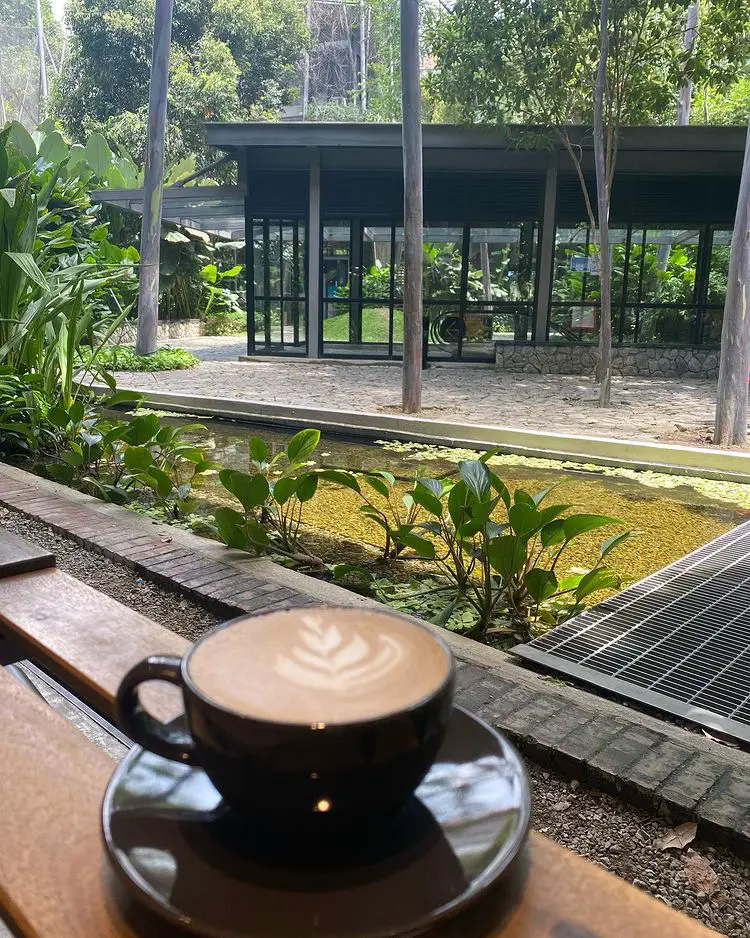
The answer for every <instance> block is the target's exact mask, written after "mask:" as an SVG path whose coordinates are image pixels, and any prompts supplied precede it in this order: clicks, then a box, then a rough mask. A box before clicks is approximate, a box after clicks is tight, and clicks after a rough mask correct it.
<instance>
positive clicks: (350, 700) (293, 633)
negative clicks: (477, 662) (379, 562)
mask: <svg viewBox="0 0 750 938" xmlns="http://www.w3.org/2000/svg"><path fill="white" fill-rule="evenodd" d="M450 672H451V661H450V654H449V652H448V651H447V649H446V648H445V647H444V645H443V644H442V643H440V642H438V641H436V640H435V638H434V637H433V636H432V635H431V634H430V632H429V631H428V630H427V628H425V627H422V626H419V625H416V624H414V623H412V622H409V621H408V620H407V619H404V618H401V617H399V616H395V615H390V614H388V613H385V612H379V611H377V610H370V609H353V608H352V609H344V608H325V607H321V608H317V609H289V610H283V611H280V612H272V613H268V614H266V615H262V616H256V617H250V618H247V619H240V620H238V621H236V622H234V623H231V624H230V625H228V626H227V627H225V628H222V629H219V630H217V631H216V632H215V633H213V634H211V635H209V636H208V637H207V638H206V639H204V640H203V641H202V642H201V643H200V644H199V646H198V647H197V648H196V649H195V650H194V652H193V654H192V655H191V656H190V659H189V662H188V674H189V677H190V680H191V681H192V683H193V684H194V685H195V687H196V688H197V689H198V691H199V692H200V693H201V694H202V695H203V696H204V697H205V698H208V699H209V700H211V701H212V702H213V703H214V704H217V705H219V706H221V707H224V708H225V709H227V710H232V711H234V712H235V713H238V714H241V715H242V716H246V717H250V718H256V719H261V720H270V721H276V722H282V723H295V724H315V723H321V724H342V723H354V722H357V721H362V720H370V719H377V718H379V717H382V716H384V715H386V714H389V713H396V712H399V711H402V710H407V709H409V708H410V707H412V706H414V705H415V704H417V703H419V702H420V701H422V700H424V699H425V698H426V697H429V696H430V695H431V694H434V693H435V691H436V690H437V689H438V688H439V687H440V686H441V685H442V684H443V683H444V682H445V681H446V679H447V678H448V676H449V674H450Z"/></svg>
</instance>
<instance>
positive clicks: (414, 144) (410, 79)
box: [401, 0, 424, 414]
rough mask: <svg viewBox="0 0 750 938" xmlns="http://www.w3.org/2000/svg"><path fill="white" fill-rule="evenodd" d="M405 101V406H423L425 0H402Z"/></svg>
mask: <svg viewBox="0 0 750 938" xmlns="http://www.w3.org/2000/svg"><path fill="white" fill-rule="evenodd" d="M401 103H402V107H403V123H402V128H403V131H402V132H403V151H404V368H403V402H402V406H403V410H404V413H407V414H415V413H418V411H419V410H420V409H421V406H422V256H423V254H424V246H423V237H424V232H423V227H422V100H421V87H420V80H419V0H401Z"/></svg>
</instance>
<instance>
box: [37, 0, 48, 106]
mask: <svg viewBox="0 0 750 938" xmlns="http://www.w3.org/2000/svg"><path fill="white" fill-rule="evenodd" d="M35 6H36V44H37V51H38V52H39V121H40V123H41V121H42V118H43V116H46V107H47V98H48V96H49V85H48V84H47V63H46V60H45V53H44V20H43V19H42V4H41V2H40V0H36V4H35Z"/></svg>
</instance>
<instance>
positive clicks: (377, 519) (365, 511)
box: [359, 505, 388, 531]
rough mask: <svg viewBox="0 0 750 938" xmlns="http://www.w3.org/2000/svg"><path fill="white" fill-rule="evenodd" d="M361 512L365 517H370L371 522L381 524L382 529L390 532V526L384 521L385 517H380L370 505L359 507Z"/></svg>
mask: <svg viewBox="0 0 750 938" xmlns="http://www.w3.org/2000/svg"><path fill="white" fill-rule="evenodd" d="M359 510H360V511H361V512H362V514H363V515H367V517H368V518H369V519H370V520H371V521H374V522H375V524H379V525H380V527H381V528H382V529H383V530H384V531H387V530H388V524H387V523H386V521H385V520H384V519H383V517H382V516H381V515H379V514H378V513H377V512H376V511H375V510H374V509H373V508H371V507H370V506H369V505H360V506H359Z"/></svg>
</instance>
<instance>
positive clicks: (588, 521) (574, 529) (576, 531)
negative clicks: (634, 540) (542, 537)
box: [563, 515, 622, 541]
mask: <svg viewBox="0 0 750 938" xmlns="http://www.w3.org/2000/svg"><path fill="white" fill-rule="evenodd" d="M608 524H622V521H620V519H619V518H609V517H607V516H606V515H570V517H568V518H563V531H564V532H565V540H566V541H571V540H573V538H574V537H578V536H579V535H580V534H585V533H586V532H587V531H594V530H595V529H596V528H603V527H606V525H608Z"/></svg>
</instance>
